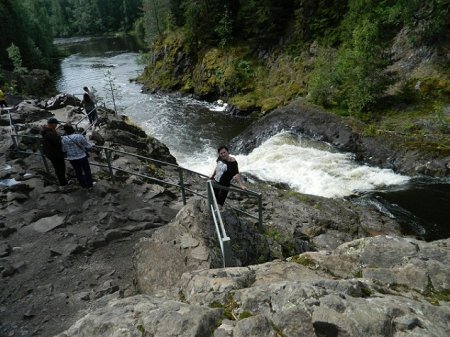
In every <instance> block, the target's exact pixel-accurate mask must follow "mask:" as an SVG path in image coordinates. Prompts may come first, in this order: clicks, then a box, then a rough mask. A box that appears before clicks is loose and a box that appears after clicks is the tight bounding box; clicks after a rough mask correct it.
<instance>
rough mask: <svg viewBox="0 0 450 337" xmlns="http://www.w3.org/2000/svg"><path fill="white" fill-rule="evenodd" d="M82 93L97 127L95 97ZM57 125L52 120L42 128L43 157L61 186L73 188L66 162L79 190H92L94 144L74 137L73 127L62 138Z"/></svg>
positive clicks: (82, 137) (55, 119)
mask: <svg viewBox="0 0 450 337" xmlns="http://www.w3.org/2000/svg"><path fill="white" fill-rule="evenodd" d="M83 90H84V93H83V100H82V101H81V103H82V105H83V107H84V109H85V111H86V114H87V116H88V118H89V122H90V123H91V124H92V125H95V126H97V125H98V117H97V108H96V99H95V96H94V94H93V93H92V92H91V91H90V90H89V88H88V87H83ZM0 98H1V97H0ZM58 124H60V122H59V121H58V119H57V118H55V117H51V118H49V119H48V120H47V125H45V126H43V127H42V130H41V135H42V149H43V152H44V155H45V156H46V157H47V158H48V159H49V160H50V162H51V163H52V165H53V168H54V169H55V173H56V177H57V178H58V181H59V185H60V186H67V185H70V184H71V181H70V180H68V179H67V177H66V162H65V159H67V160H69V162H70V164H71V165H72V167H73V169H74V171H75V175H76V177H77V179H78V182H79V184H80V186H81V187H83V188H88V189H90V188H92V187H93V186H94V181H93V179H92V173H91V167H90V165H89V160H88V157H89V153H88V151H89V150H90V149H91V148H92V146H93V144H91V143H90V142H88V141H87V140H86V138H85V137H84V136H83V135H81V134H77V133H75V129H74V127H73V126H72V125H70V124H65V125H63V127H62V129H63V130H64V135H60V134H59V133H58V131H57V130H56V129H57V126H58Z"/></svg>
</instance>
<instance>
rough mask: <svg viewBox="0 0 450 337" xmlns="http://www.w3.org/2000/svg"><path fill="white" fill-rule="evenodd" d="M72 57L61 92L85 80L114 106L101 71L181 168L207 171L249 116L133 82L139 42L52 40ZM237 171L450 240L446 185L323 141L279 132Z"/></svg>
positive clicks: (125, 108) (449, 188)
mask: <svg viewBox="0 0 450 337" xmlns="http://www.w3.org/2000/svg"><path fill="white" fill-rule="evenodd" d="M57 43H58V44H60V45H61V46H64V48H66V49H67V50H68V51H69V52H70V53H71V56H69V57H67V58H66V59H64V60H63V61H62V64H61V74H60V77H59V79H58V89H59V91H61V92H66V93H71V94H76V95H80V96H81V93H82V87H83V86H85V85H87V86H89V87H93V88H94V89H95V90H96V91H97V96H99V97H101V98H103V99H104V101H105V102H106V103H107V105H108V106H112V104H110V103H111V102H110V101H109V99H108V94H107V91H106V90H105V89H104V87H105V84H106V81H105V72H107V71H110V72H111V73H112V75H113V76H114V77H115V84H116V86H117V87H118V92H119V94H120V96H121V97H120V99H119V100H118V107H119V110H120V113H123V114H125V115H127V116H129V117H131V118H132V119H133V120H134V121H135V122H136V123H137V124H139V125H140V126H141V127H142V128H143V129H144V130H146V132H147V133H148V134H150V135H152V136H154V137H156V138H158V139H159V140H161V141H162V142H163V143H165V144H166V145H167V146H168V147H169V149H170V151H171V153H172V154H173V155H174V156H175V157H176V159H177V161H178V163H179V164H180V165H181V166H184V167H187V168H189V169H192V170H195V171H198V172H202V173H205V174H210V173H211V172H212V170H213V168H214V160H215V157H216V150H215V149H216V147H217V146H218V145H220V144H226V143H227V142H229V141H230V140H231V139H232V138H233V137H235V136H236V135H238V134H239V133H240V132H242V131H243V130H244V129H245V128H246V127H247V126H248V125H249V124H250V123H251V120H250V119H242V118H240V119H238V118H232V117H230V116H228V115H226V114H224V113H223V112H222V108H221V107H220V106H218V105H216V104H212V103H208V102H203V101H198V100H195V99H191V98H176V97H171V96H167V95H158V94H143V93H141V86H140V85H139V84H136V83H134V82H130V81H129V80H130V79H131V78H134V77H136V76H137V75H138V74H139V73H140V72H141V71H142V69H143V66H141V65H138V64H137V63H136V60H137V58H138V53H137V52H136V51H137V50H138V49H139V46H138V45H137V44H136V43H134V42H133V41H132V40H131V39H126V38H110V39H108V38H101V39H84V38H82V39H70V40H69V39H66V40H59V41H57ZM236 157H237V159H238V162H239V166H240V170H241V171H242V172H243V173H244V175H245V173H246V172H247V173H251V174H252V175H255V176H257V177H258V178H260V179H263V180H267V181H272V182H282V183H286V184H288V185H289V186H290V187H291V188H292V189H294V190H296V191H298V192H301V193H308V194H315V195H321V196H324V197H347V198H352V199H353V200H355V202H358V203H364V204H368V205H371V206H372V207H375V208H377V209H379V210H381V211H383V212H385V213H387V214H389V215H391V216H393V217H397V218H399V219H401V221H402V225H403V227H404V229H405V232H407V233H415V234H418V235H422V236H424V237H426V238H427V239H436V238H443V237H450V220H449V219H450V207H449V206H450V184H449V183H448V181H437V180H422V179H416V178H411V177H407V176H402V175H399V174H395V173H394V172H392V171H391V170H385V169H379V168H374V167H369V166H365V165H359V164H357V163H355V162H354V160H353V156H352V155H351V154H348V153H339V152H336V151H334V150H333V149H332V148H331V147H330V146H328V145H327V144H324V143H319V142H313V141H311V140H308V139H305V138H303V137H301V136H296V135H292V134H290V133H280V134H278V135H276V136H274V137H272V138H270V139H268V140H267V141H266V142H265V143H263V144H262V145H261V146H260V147H258V148H257V149H255V150H254V151H253V152H252V153H250V154H249V155H248V156H243V155H236Z"/></svg>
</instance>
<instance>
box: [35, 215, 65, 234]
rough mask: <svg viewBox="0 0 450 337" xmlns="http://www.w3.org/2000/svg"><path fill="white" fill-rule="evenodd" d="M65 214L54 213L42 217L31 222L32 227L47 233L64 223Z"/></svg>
mask: <svg viewBox="0 0 450 337" xmlns="http://www.w3.org/2000/svg"><path fill="white" fill-rule="evenodd" d="M64 219H65V216H64V215H53V216H49V217H46V218H41V219H39V220H38V221H36V222H34V223H32V224H31V227H32V228H33V229H34V230H35V231H37V232H39V233H47V232H50V231H51V230H53V229H55V228H56V227H59V226H61V225H62V224H63V223H64Z"/></svg>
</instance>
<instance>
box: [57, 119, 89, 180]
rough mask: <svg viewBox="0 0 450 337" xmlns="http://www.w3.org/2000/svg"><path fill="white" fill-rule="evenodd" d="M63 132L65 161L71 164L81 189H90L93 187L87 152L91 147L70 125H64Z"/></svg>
mask: <svg viewBox="0 0 450 337" xmlns="http://www.w3.org/2000/svg"><path fill="white" fill-rule="evenodd" d="M64 131H65V132H66V135H65V136H63V137H62V148H63V151H64V152H66V154H67V159H68V160H69V161H70V164H72V167H73V169H74V170H75V174H76V176H77V179H78V182H79V183H80V185H81V187H83V188H89V189H91V188H92V187H93V186H94V182H93V180H92V174H91V166H90V165H89V160H88V154H87V151H89V150H90V149H91V148H92V146H93V145H92V144H91V143H89V142H88V141H87V140H86V138H85V137H84V136H83V135H81V134H79V133H75V129H74V128H73V126H72V125H70V124H66V125H64Z"/></svg>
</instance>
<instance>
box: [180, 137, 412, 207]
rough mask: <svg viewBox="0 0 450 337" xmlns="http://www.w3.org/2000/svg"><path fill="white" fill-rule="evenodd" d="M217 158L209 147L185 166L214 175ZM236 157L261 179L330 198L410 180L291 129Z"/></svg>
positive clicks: (243, 170)
mask: <svg viewBox="0 0 450 337" xmlns="http://www.w3.org/2000/svg"><path fill="white" fill-rule="evenodd" d="M216 157H217V154H216V152H215V150H214V149H212V148H205V150H204V152H203V153H199V154H195V156H191V158H186V160H185V161H184V162H183V163H182V166H185V167H189V168H191V169H195V170H196V171H198V172H201V173H204V174H210V173H211V172H212V170H213V169H214V161H215V159H216ZM235 157H236V159H237V161H238V163H239V169H240V171H241V172H242V173H243V174H244V175H245V173H250V174H251V175H254V176H256V177H257V178H259V179H261V180H265V181H271V182H278V183H284V184H287V185H289V186H290V187H291V188H292V189H293V190H295V191H297V192H300V193H306V194H314V195H319V196H323V197H328V198H336V197H345V196H350V195H353V194H355V193H358V192H362V191H367V190H374V189H379V188H384V187H387V186H393V185H401V184H405V183H407V182H408V181H409V179H410V178H409V177H407V176H403V175H399V174H396V173H394V172H393V171H392V170H389V169H380V168H376V167H370V166H367V165H359V164H357V163H356V162H355V161H354V159H353V155H352V154H349V153H338V152H335V151H334V150H333V149H332V148H331V147H330V146H328V145H327V144H324V143H321V142H316V141H312V140H309V139H306V138H303V137H301V136H297V135H293V134H291V133H288V132H284V133H279V134H277V135H275V136H273V137H271V138H270V139H268V140H267V141H266V142H264V143H263V144H261V146H259V147H258V148H256V149H255V150H254V151H252V152H251V153H250V154H249V155H247V156H245V155H237V156H235ZM204 163H206V164H204Z"/></svg>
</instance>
